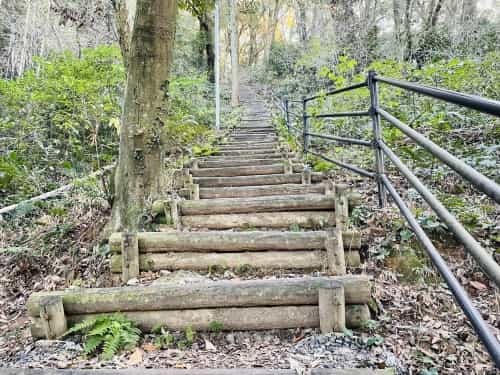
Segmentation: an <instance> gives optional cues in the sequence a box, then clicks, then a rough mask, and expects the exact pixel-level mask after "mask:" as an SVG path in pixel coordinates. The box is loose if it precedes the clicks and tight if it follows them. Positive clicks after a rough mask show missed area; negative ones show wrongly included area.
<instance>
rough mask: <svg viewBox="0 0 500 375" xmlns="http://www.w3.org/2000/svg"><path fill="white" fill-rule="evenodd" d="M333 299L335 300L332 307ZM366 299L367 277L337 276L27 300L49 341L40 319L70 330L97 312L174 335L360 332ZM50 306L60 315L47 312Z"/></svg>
mask: <svg viewBox="0 0 500 375" xmlns="http://www.w3.org/2000/svg"><path fill="white" fill-rule="evenodd" d="M331 297H336V298H335V299H334V301H338V302H337V303H335V304H332V302H333V300H332V299H331ZM369 300H370V282H369V280H368V279H367V278H366V277H363V276H341V277H329V278H326V277H321V278H302V279H296V280H287V279H280V280H258V281H241V282H232V281H222V282H207V283H195V284H188V285H172V284H170V285H169V284H168V283H166V284H162V283H158V284H156V285H152V286H149V287H126V288H107V289H76V290H67V291H64V292H42V293H34V294H32V295H31V296H30V298H29V300H28V302H27V310H28V315H29V316H30V317H31V319H32V326H31V331H32V335H33V336H34V337H45V336H46V335H47V330H46V327H45V325H46V323H45V321H44V320H43V319H47V321H49V322H50V321H54V320H56V319H59V320H64V321H65V323H66V321H67V323H68V325H69V326H72V325H74V324H76V323H79V322H81V321H83V320H85V319H88V318H92V317H95V316H96V315H97V314H111V313H115V312H117V311H120V312H121V313H123V314H125V315H126V316H128V317H129V318H130V319H132V320H134V321H135V322H136V323H137V324H138V325H139V327H140V328H141V329H142V330H144V331H151V330H152V328H153V327H154V326H156V325H158V324H160V325H167V326H168V327H169V329H174V330H182V329H185V328H186V327H188V326H191V327H192V328H193V329H196V330H208V329H209V328H210V325H211V324H212V323H213V322H214V321H217V322H220V323H221V324H222V326H223V329H224V330H259V329H275V328H294V327H321V328H322V330H323V328H324V326H325V324H326V323H329V324H330V327H329V329H330V331H331V330H336V331H342V330H343V329H345V328H346V327H348V328H357V327H360V326H361V324H362V323H363V322H364V321H366V320H368V319H369V318H370V312H369V310H368V307H367V305H366V304H367V303H368V302H369ZM47 304H51V305H53V306H54V305H57V306H58V307H59V309H58V310H57V311H54V312H53V313H49V314H47V313H46V311H47V310H46V306H47ZM325 313H328V314H325ZM284 316H286V319H283V317H284ZM332 319H333V321H332ZM59 331H61V329H59ZM52 333H53V334H56V335H61V334H63V333H64V332H52Z"/></svg>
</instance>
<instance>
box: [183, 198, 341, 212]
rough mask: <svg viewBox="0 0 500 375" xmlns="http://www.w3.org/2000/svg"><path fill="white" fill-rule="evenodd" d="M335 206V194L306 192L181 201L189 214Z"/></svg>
mask: <svg viewBox="0 0 500 375" xmlns="http://www.w3.org/2000/svg"><path fill="white" fill-rule="evenodd" d="M334 208H335V198H334V196H333V195H324V194H304V195H285V196H272V197H251V198H219V199H203V200H187V201H181V202H179V209H180V213H181V215H183V216H188V215H215V214H246V213H254V212H284V211H314V210H331V211H333V210H334Z"/></svg>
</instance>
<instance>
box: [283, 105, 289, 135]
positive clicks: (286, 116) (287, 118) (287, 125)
mask: <svg viewBox="0 0 500 375" xmlns="http://www.w3.org/2000/svg"><path fill="white" fill-rule="evenodd" d="M288 103H289V100H288V98H285V100H284V103H283V104H284V106H285V121H286V128H287V129H288V133H289V134H290V112H289V111H288V105H289V104H288Z"/></svg>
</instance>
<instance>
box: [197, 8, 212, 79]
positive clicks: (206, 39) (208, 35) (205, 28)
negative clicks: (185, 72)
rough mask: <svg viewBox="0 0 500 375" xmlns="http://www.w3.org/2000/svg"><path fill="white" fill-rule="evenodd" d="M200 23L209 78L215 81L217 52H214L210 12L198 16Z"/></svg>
mask: <svg viewBox="0 0 500 375" xmlns="http://www.w3.org/2000/svg"><path fill="white" fill-rule="evenodd" d="M198 22H199V23H200V31H201V33H202V37H203V47H204V57H205V58H206V64H207V75H208V80H209V82H211V83H215V70H214V65H215V53H214V42H213V40H214V26H213V23H212V20H211V17H210V14H207V13H203V14H202V15H201V16H199V17H198Z"/></svg>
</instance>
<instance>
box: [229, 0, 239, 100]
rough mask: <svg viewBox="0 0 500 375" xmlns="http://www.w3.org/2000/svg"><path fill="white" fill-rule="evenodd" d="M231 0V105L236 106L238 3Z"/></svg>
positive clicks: (237, 86)
mask: <svg viewBox="0 0 500 375" xmlns="http://www.w3.org/2000/svg"><path fill="white" fill-rule="evenodd" d="M230 1H231V20H230V21H231V22H230V25H231V82H232V90H231V105H232V106H233V107H237V106H239V105H240V83H239V80H240V75H239V51H238V49H239V41H238V39H239V35H238V24H237V17H238V16H237V14H238V3H237V2H236V0H230Z"/></svg>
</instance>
